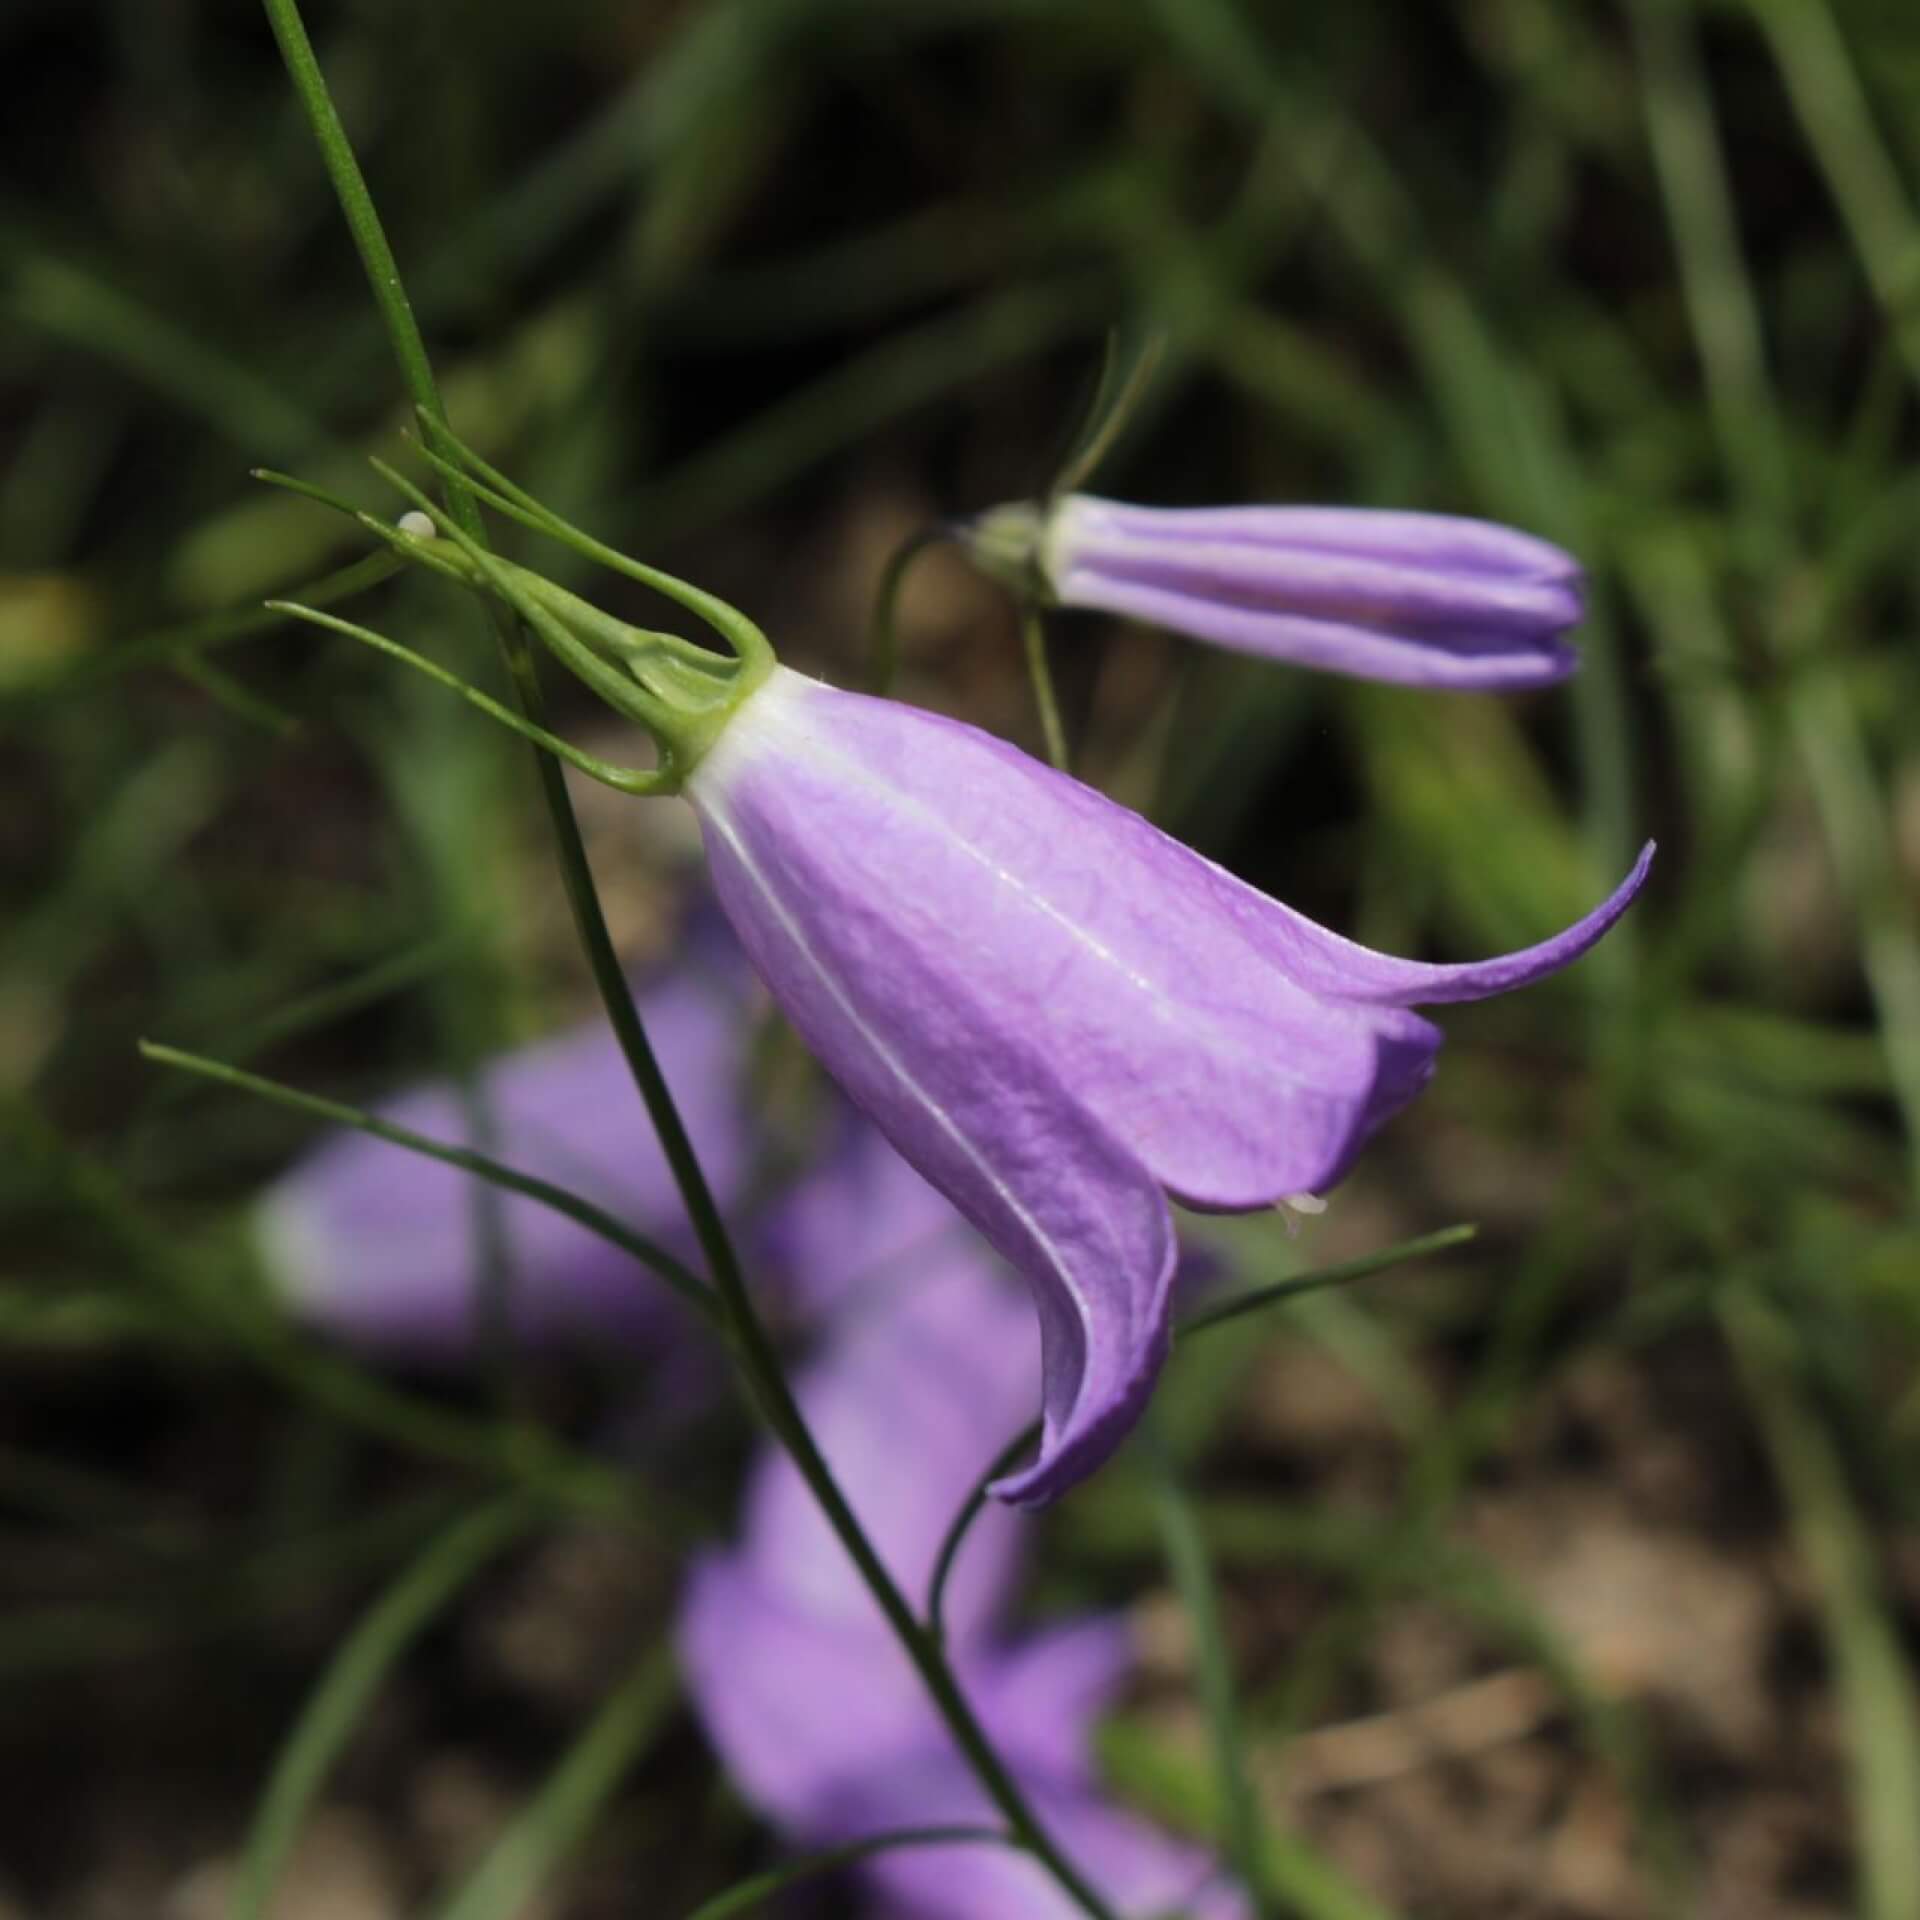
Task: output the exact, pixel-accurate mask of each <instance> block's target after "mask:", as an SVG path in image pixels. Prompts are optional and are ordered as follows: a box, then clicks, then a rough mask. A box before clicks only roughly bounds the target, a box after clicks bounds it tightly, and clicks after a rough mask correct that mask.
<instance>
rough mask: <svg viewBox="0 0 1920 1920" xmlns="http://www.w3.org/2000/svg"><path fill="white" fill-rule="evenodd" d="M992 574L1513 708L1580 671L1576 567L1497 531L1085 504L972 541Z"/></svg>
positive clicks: (1030, 510) (1275, 652) (1227, 640)
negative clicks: (1569, 634) (1494, 697)
mask: <svg viewBox="0 0 1920 1920" xmlns="http://www.w3.org/2000/svg"><path fill="white" fill-rule="evenodd" d="M967 540H968V544H969V546H970V548H971V550H972V551H973V554H974V557H975V558H976V560H978V561H979V563H980V564H981V565H982V566H983V567H985V568H986V569H987V570H988V571H990V572H993V573H995V574H996V575H998V576H1000V577H1001V578H1007V579H1011V580H1013V581H1015V582H1017V583H1018V584H1020V585H1022V586H1023V587H1025V588H1027V589H1029V590H1033V589H1037V590H1038V591H1039V593H1040V594H1041V596H1042V597H1043V598H1046V599H1048V600H1052V601H1054V602H1056V603H1058V604H1059V605H1061V606H1066V607H1093V608H1099V609H1101V610H1103V611H1105V612H1108V613H1117V614H1122V615H1124V616H1126V617H1127V618H1129V619H1133V620H1142V621H1146V622H1148V623H1149V624H1151V625H1153V626H1159V627H1168V628H1171V629H1172V630H1173V631H1175V632H1177V633H1185V634H1190V635H1192V636H1193V638H1195V639H1196V640H1205V641H1209V642H1211V643H1212V644H1213V645H1214V646H1218V647H1228V648H1231V649H1232V650H1233V651H1235V652H1237V653H1252V654H1258V655H1260V656H1261V657H1262V658H1265V659H1269V660H1287V661H1291V662H1293V663H1294V664H1295V665H1297V666H1303V667H1318V668H1321V669H1322V670H1324V671H1326V672H1330V673H1345V674H1352V675H1355V676H1356V677H1358V678H1360V679H1363V680H1393V681H1399V682H1402V683H1404V684H1406V685H1408V686H1416V687H1440V688H1454V689H1461V690H1467V691H1483V692H1484V691H1491V692H1513V691H1518V690H1520V689H1522V688H1526V687H1540V686H1546V685H1548V684H1550V683H1551V682H1553V681H1555V680H1562V679H1564V678H1565V677H1566V676H1567V675H1568V674H1570V673H1571V672H1572V671H1573V670H1574V667H1575V665H1576V664H1577V656H1576V655H1575V653H1574V651H1573V649H1572V648H1571V647H1569V646H1568V645H1567V644H1566V642H1565V641H1564V640H1562V639H1561V637H1560V636H1561V635H1562V633H1564V632H1565V630H1566V629H1567V628H1569V627H1571V626H1574V625H1575V624H1577V623H1578V621H1579V620H1580V618H1581V615H1582V613H1583V611H1584V606H1583V600H1582V591H1581V573H1580V569H1579V567H1578V565H1577V564H1576V563H1575V562H1574V560H1573V559H1572V558H1571V557H1570V556H1569V555H1567V554H1565V553H1563V552H1562V551H1561V550H1560V549H1559V548H1558V547H1555V546H1550V545H1549V544H1548V543H1547V542H1546V541H1544V540H1539V539H1536V538H1535V537H1534V536H1533V535H1531V534H1526V533H1517V532H1515V531H1514V530H1513V529H1512V528H1509V527H1502V526H1496V525H1494V524H1492V523H1491V522H1489V521H1484V520H1468V519H1461V518H1458V517H1455V516H1453V515H1449V514H1437V513H1400V512H1390V511H1386V510H1383V509H1371V508H1348V507H1198V508H1180V507H1135V506H1128V505H1125V504H1123V503H1121V502H1120V501H1117V500H1102V499H1097V498H1095V497H1094V496H1093V495H1091V494H1075V493H1070V494H1067V495H1065V496H1063V497H1062V498H1061V499H1059V500H1058V501H1056V502H1055V503H1054V504H1053V506H1052V507H1051V508H1050V509H1047V510H1044V511H1043V510H1042V509H1040V508H1038V507H1034V506H1009V507H1000V508H996V509H995V510H994V511H992V512H991V513H987V514H984V515H982V516H981V517H980V519H979V520H977V521H975V522H974V523H973V526H972V527H971V528H970V529H969V531H968V534H967Z"/></svg>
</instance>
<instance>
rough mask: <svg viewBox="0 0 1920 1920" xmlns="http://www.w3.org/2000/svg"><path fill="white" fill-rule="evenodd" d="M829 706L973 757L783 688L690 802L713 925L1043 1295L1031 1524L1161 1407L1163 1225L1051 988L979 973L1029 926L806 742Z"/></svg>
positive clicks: (770, 688)
mask: <svg viewBox="0 0 1920 1920" xmlns="http://www.w3.org/2000/svg"><path fill="white" fill-rule="evenodd" d="M821 699H825V700H827V701H832V702H846V703H851V704H853V705H854V706H855V707H857V708H858V709H860V710H861V712H862V715H863V716H864V717H869V718H871V719H873V720H874V721H875V722H876V723H877V724H878V725H879V726H880V727H881V728H882V729H883V730H894V731H899V730H901V729H904V731H905V732H906V733H907V734H908V735H910V736H911V738H910V739H907V740H902V741H897V742H896V745H899V746H904V747H906V748H907V749H908V750H909V751H911V750H912V749H913V747H914V746H915V745H917V744H919V743H921V742H923V741H924V740H926V739H927V738H929V737H930V738H931V741H932V742H933V743H934V744H936V745H938V744H941V743H945V742H948V741H950V740H951V739H953V738H960V739H962V740H964V741H965V742H966V743H968V746H967V751H968V755H969V758H971V757H972V756H973V754H974V753H975V752H976V751H977V749H975V748H973V746H972V744H971V743H973V742H976V741H980V740H983V739H984V736H979V735H975V734H973V733H972V731H971V729H953V730H952V732H951V733H949V732H948V731H947V730H946V724H947V723H940V722H935V721H931V719H930V717H929V716H919V715H914V714H913V712H912V710H911V709H907V708H902V707H896V706H894V705H892V704H891V703H886V702H880V701H866V700H863V699H862V698H861V697H860V696H857V695H849V694H832V693H831V692H830V691H829V690H828V689H826V688H822V687H818V686H817V685H816V684H815V683H812V682H809V681H804V680H802V679H800V677H799V676H798V675H795V674H791V673H787V672H785V671H784V670H777V671H776V672H775V674H774V676H773V677H772V678H771V679H770V680H769V681H768V682H767V683H766V685H764V686H763V687H762V688H761V689H760V690H759V692H757V693H756V694H755V695H754V696H753V697H752V698H751V699H750V700H749V701H748V702H747V703H746V705H745V706H744V707H743V708H742V709H741V711H740V713H739V714H738V715H736V717H735V719H734V720H733V722H732V724H731V725H730V726H729V728H728V730H727V732H726V734H725V735H724V736H723V738H722V740H721V741H720V743H719V744H718V745H717V746H716V747H715V748H714V749H713V751H712V752H711V753H710V754H709V755H708V757H707V759H706V760H704V761H703V762H702V763H701V765H700V767H699V769H698V771H697V773H696V775H695V777H694V779H693V780H692V781H691V782H690V783H689V787H688V793H689V797H690V798H691V799H692V800H693V801H694V803H695V805H696V807H697V808H698V810H699V812H700V816H701V821H702V825H703V828H704V829H705V833H706V838H707V845H708V852H709V856H710V859H711V862H712V866H713V874H714V884H715V889H716V891H717V893H718V895H719V898H720V901H721V904H722V906H723V907H724V908H725V909H726V911H727V913H728V915H729V917H730V918H731V919H732V921H733V923H734V925H735V927H736V929H737V930H738V931H739V933H740V935H741V938H742V940H743V942H744V943H745V945H746V947H747V950H748V952H749V954H750V955H751V956H752V958H753V961H754V964H755V965H756V967H757V968H758V969H759V971H760V973H761V975H762V977H763V978H764V979H765V980H766V981H767V983H768V985H769V986H770V987H771V988H772V990H773V993H774V996H775V998H776V999H777V1000H778V1001H779V1002H780V1004H781V1005H782V1007H783V1008H784V1009H785V1010H786V1012H787V1015H788V1017H789V1018H790V1019H791V1020H792V1021H793V1023H794V1025H795V1026H796V1028H798V1030H799V1032H800V1034H801V1036H802V1037H803V1038H804V1039H805V1040H806V1041H807V1043H808V1045H809V1046H811V1047H812V1048H813V1050H814V1051H815V1052H816V1053H817V1054H819V1055H820V1057H821V1058H822V1059H823V1060H824V1061H825V1062H826V1063H827V1065H828V1066H829V1068H830V1069H831V1070H832V1072H833V1073H834V1076H835V1077H836V1078H837V1079H838V1080H839V1081H840V1083H841V1085H842V1086H843V1087H844V1088H845V1089H846V1090H847V1092H848V1093H849V1094H850V1095H851V1096H852V1098H853V1100H854V1102H855V1103H856V1105H858V1106H860V1107H861V1108H862V1109H864V1110H865V1111H866V1112H867V1113H868V1114H869V1115H871V1116H872V1117H873V1118H874V1120H875V1121H876V1122H877V1123H878V1124H879V1126H880V1127H881V1129H882V1131H883V1132H884V1133H885V1134H886V1136H887V1138H888V1139H889V1140H890V1141H891V1142H892V1143H893V1144H894V1146H895V1147H896V1148H898V1149H899V1151H900V1152H901V1153H902V1154H903V1155H904V1156H905V1157H906V1159H907V1160H908V1161H910V1162H911V1163H912V1164H913V1165H914V1166H915V1167H916V1168H918V1169H919V1171H920V1172H921V1173H923V1174H924V1175H925V1176H926V1177H927V1178H928V1179H929V1180H931V1181H932V1182H933V1184H934V1185H935V1186H936V1187H938V1188H939V1189H940V1191H941V1192H942V1193H944V1194H946V1195H947V1196H948V1198H950V1199H951V1200H952V1201H953V1203H954V1204H955V1205H956V1206H957V1207H958V1208H959V1209H960V1211H961V1212H962V1213H963V1214H964V1215H965V1216H966V1217H967V1218H968V1219H969V1220H971V1221H972V1222H973V1223H974V1225H975V1226H977V1227H978V1228H979V1229H980V1231H981V1232H982V1233H984V1234H985V1235H986V1237H987V1239H988V1240H989V1241H990V1242H991V1243H992V1244H993V1245H994V1246H995V1247H996V1248H997V1249H998V1250H999V1251H1000V1253H1002V1254H1003V1255H1004V1256H1005V1257H1006V1258H1007V1259H1008V1260H1010V1261H1011V1262H1012V1263H1013V1264H1014V1266H1015V1267H1016V1268H1018V1269H1019V1271H1020V1272H1021V1274H1022V1275H1023V1276H1024V1277H1025V1278H1026V1279H1027V1281H1028V1282H1029V1284H1030V1285H1031V1286H1032V1288H1033V1290H1034V1300H1035V1305H1036V1307H1037V1309H1038V1312H1039V1315H1040V1322H1041V1336H1042V1350H1043V1369H1042V1371H1043V1411H1044V1428H1043V1438H1042V1447H1041V1453H1040V1457H1039V1459H1038V1460H1037V1461H1036V1462H1035V1463H1034V1465H1033V1466H1032V1467H1030V1468H1028V1469H1027V1470H1026V1471H1025V1472H1023V1473H1021V1474H1017V1475H1014V1476H1012V1477H1011V1478H1010V1479H1009V1480H1007V1481H1004V1482H1002V1483H1001V1485H1000V1488H999V1489H998V1491H999V1492H1000V1493H1001V1496H1002V1497H1003V1498H1007V1499H1012V1500H1016V1501H1021V1502H1028V1503H1037V1502H1039V1501H1041V1500H1044V1499H1048V1498H1051V1497H1052V1496H1053V1495H1054V1494H1056V1493H1058V1492H1059V1491H1061V1490H1062V1489H1063V1488H1064V1487H1066V1486H1067V1485H1070V1484H1071V1483H1072V1482H1073V1481H1074V1480H1076V1479H1079V1478H1081V1477H1082V1476H1084V1475H1085V1474H1086V1473H1088V1472H1090V1471H1092V1469H1093V1468H1094V1467H1095V1466H1097V1465H1098V1464H1099V1463H1100V1462H1101V1461H1102V1460H1103V1459H1104V1458H1105V1457H1106V1455H1107V1454H1108V1453H1109V1452H1111V1451H1112V1449H1113V1447H1114V1446H1115V1445H1116V1444H1118V1441H1119V1439H1120V1437H1121V1436H1122V1435H1123V1434H1124V1433H1125V1431H1126V1430H1127V1428H1128V1427H1129V1426H1130V1425H1131V1424H1132V1422H1133V1419H1134V1418H1135V1417H1136V1415H1137V1413H1138V1410H1139V1408H1140V1406H1141V1404H1142V1403H1143V1402H1144V1400H1145V1398H1146V1395H1147V1393H1148V1391H1149V1390H1150V1388H1151V1385H1152V1381H1153V1378H1154V1376H1155V1374H1156V1373H1157V1372H1158V1369H1159V1367H1160V1364H1161V1362H1162V1360H1163V1359H1164V1357H1165V1354H1166V1347H1167V1340H1168V1331H1169V1318H1170V1292H1171V1285H1172V1279H1173V1271H1174V1262H1175V1255H1176V1250H1177V1249H1176V1242H1175V1238H1174V1232H1173V1224H1172V1221H1171V1219H1170V1217H1169V1215H1168V1212H1167V1206H1166V1201H1165V1197H1164V1196H1163V1195H1162V1193H1161V1192H1160V1189H1159V1186H1158V1184H1157V1183H1156V1181H1155V1179H1154V1177H1153V1175H1152V1173H1151V1172H1149V1170H1148V1169H1147V1167H1146V1166H1144V1165H1143V1164H1142V1163H1141V1161H1140V1159H1139V1158H1138V1157H1137V1156H1136V1155H1135V1154H1134V1153H1133V1152H1131V1151H1130V1150H1129V1149H1128V1147H1127V1146H1126V1145H1125V1144H1123V1142H1122V1141H1121V1139H1119V1138H1118V1137H1116V1135H1115V1133H1114V1132H1113V1131H1111V1130H1110V1129H1109V1127H1108V1125H1107V1124H1106V1123H1105V1119H1104V1116H1102V1115H1100V1114H1099V1113H1098V1111H1097V1109H1095V1108H1093V1107H1092V1106H1090V1105H1089V1104H1087V1103H1086V1102H1084V1101H1083V1100H1082V1099H1081V1098H1078V1097H1077V1095H1076V1089H1074V1088H1072V1087H1069V1086H1068V1085H1067V1084H1065V1082H1064V1081H1063V1080H1062V1078H1061V1076H1060V1072H1059V1070H1058V1062H1059V1058H1060V1055H1059V1049H1058V1048H1057V1047H1056V1046H1055V1045H1053V1044H1052V1041H1053V1039H1054V1036H1053V1035H1052V1034H1051V1033H1050V1032H1049V1031H1048V1029H1047V1022H1046V1020H1045V1018H1044V1015H1042V1014H1040V1013H1039V1012H1038V1010H1037V1007H1036V1004H1035V1002H1036V1000H1040V999H1044V998H1045V982H1044V980H1033V979H1028V980H1023V981H1015V982H1014V983H1012V984H1013V987H1014V991H1013V993H1012V994H1009V993H1008V992H1007V991H1006V989H1007V987H1008V985H1009V983H1008V981H1007V979H1006V976H1005V973H1004V971H1003V970H1002V969H1000V968H999V966H998V965H997V955H996V953H994V952H988V953H982V952H981V948H982V947H983V946H985V947H987V948H989V949H993V948H994V946H995V943H996V941H997V939H998V938H999V936H1001V935H1002V934H1004V933H1005V932H1006V931H1007V929H1008V927H1009V925H1010V921H1011V920H1013V919H1017V917H1018V915H1017V913H1015V914H1013V915H1010V913H1009V908H1010V906H1011V905H1012V896H1011V892H1010V890H1009V888H1008V887H1007V886H1006V885H1005V884H1004V882H1005V881H1006V880H1007V879H1008V878H1009V876H1005V875H1000V876H997V877H996V874H995V873H994V871H993V870H992V869H991V868H989V867H986V866H983V865H982V864H981V862H980V861H979V860H978V859H977V858H976V857H975V856H974V854H973V853H972V851H971V850H970V849H969V848H968V847H967V846H966V844H965V843H964V842H963V841H962V840H960V839H959V838H957V837H956V836H955V835H954V834H953V833H952V832H951V831H949V830H948V829H947V828H946V826H945V825H944V824H943V822H942V820H941V817H940V815H939V814H938V813H937V812H936V811H934V810H933V809H931V808H928V807H926V806H924V805H921V804H920V803H918V802H917V801H916V800H915V798H914V796H913V795H912V794H911V793H910V792H907V791H904V790H895V789H892V788H889V787H887V786H885V785H884V784H883V785H880V786H878V787H876V786H875V784H874V781H873V780H872V779H871V778H870V777H869V776H868V775H867V773H866V772H865V770H863V768H862V767H861V765H860V763H859V762H858V760H855V759H845V758H843V757H841V755H840V754H839V753H838V752H837V751H835V750H833V749H831V748H830V747H829V745H828V744H827V742H826V741H825V740H824V739H819V740H816V739H815V737H814V731H813V729H812V727H811V724H810V719H809V715H810V712H811V709H812V708H813V707H814V706H815V705H816V704H817V702H818V701H820V700H821ZM1014 759H1015V760H1016V761H1017V760H1018V756H1014ZM946 771H950V769H948V768H946V767H944V766H943V767H942V768H941V769H940V770H939V772H937V773H936V775H935V777H936V778H938V777H939V774H940V773H944V772H946ZM1054 944H1055V946H1056V947H1057V946H1058V941H1057V940H1056V941H1055V943H1054ZM975 961H978V962H980V963H981V964H979V965H975V964H973V963H974V962H975ZM1040 961H1041V964H1042V966H1046V965H1048V964H1050V957H1049V956H1048V955H1046V954H1042V955H1041V956H1040ZM1023 989H1024V990H1023Z"/></svg>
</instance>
